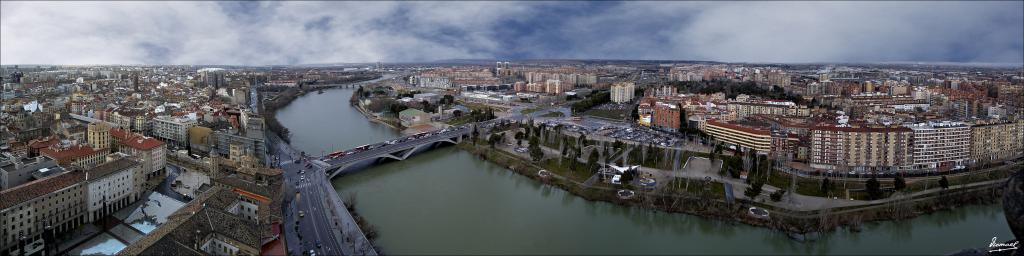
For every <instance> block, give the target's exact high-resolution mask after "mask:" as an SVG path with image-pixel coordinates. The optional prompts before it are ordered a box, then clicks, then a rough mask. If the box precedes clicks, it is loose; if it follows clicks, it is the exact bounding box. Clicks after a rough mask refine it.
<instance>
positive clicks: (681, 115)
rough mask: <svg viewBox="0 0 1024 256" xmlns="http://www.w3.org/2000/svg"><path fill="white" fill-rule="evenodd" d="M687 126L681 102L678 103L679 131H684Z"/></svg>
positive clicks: (684, 110)
mask: <svg viewBox="0 0 1024 256" xmlns="http://www.w3.org/2000/svg"><path fill="white" fill-rule="evenodd" d="M688 128H689V126H688V125H687V122H686V109H685V108H683V104H679V133H684V134H685V133H686V132H687V131H688Z"/></svg>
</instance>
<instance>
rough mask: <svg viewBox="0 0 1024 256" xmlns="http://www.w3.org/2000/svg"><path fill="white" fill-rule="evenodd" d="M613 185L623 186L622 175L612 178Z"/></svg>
mask: <svg viewBox="0 0 1024 256" xmlns="http://www.w3.org/2000/svg"><path fill="white" fill-rule="evenodd" d="M612 184H616V185H618V184H622V175H615V176H612Z"/></svg>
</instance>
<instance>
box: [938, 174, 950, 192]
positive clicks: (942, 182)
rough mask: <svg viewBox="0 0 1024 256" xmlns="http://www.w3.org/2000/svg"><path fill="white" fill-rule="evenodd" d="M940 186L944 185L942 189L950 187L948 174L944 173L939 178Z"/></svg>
mask: <svg viewBox="0 0 1024 256" xmlns="http://www.w3.org/2000/svg"><path fill="white" fill-rule="evenodd" d="M939 186H940V187H942V189H948V188H949V180H948V179H946V175H942V178H941V179H939Z"/></svg>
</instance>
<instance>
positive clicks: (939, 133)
mask: <svg viewBox="0 0 1024 256" xmlns="http://www.w3.org/2000/svg"><path fill="white" fill-rule="evenodd" d="M907 128H910V129H911V130H913V131H914V136H913V145H914V149H913V151H912V155H913V156H912V158H913V167H912V168H914V169H918V170H936V169H938V170H949V169H952V168H956V167H958V166H964V165H966V164H967V161H968V160H969V159H970V158H969V157H970V153H971V127H970V126H967V125H966V124H964V123H961V122H950V121H942V122H926V123H917V124H911V125H907Z"/></svg>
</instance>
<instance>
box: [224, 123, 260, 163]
mask: <svg viewBox="0 0 1024 256" xmlns="http://www.w3.org/2000/svg"><path fill="white" fill-rule="evenodd" d="M213 138H214V139H215V140H216V144H215V145H214V148H215V150H214V151H213V152H215V153H218V154H220V155H228V153H229V150H230V149H231V145H236V146H238V147H239V150H241V151H244V152H248V153H249V154H253V155H255V156H258V157H260V159H262V157H263V155H264V154H265V153H266V152H267V143H266V141H265V140H263V139H255V138H252V137H247V136H242V135H239V133H238V131H237V130H234V129H229V130H222V131H215V132H213Z"/></svg>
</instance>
